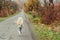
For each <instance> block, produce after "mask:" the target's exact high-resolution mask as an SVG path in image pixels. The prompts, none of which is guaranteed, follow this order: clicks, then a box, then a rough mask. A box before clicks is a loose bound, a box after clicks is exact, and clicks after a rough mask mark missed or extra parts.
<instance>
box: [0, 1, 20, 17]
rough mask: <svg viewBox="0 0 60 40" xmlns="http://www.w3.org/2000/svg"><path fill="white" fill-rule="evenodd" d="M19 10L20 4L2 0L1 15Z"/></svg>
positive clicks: (0, 2) (8, 14)
mask: <svg viewBox="0 0 60 40" xmlns="http://www.w3.org/2000/svg"><path fill="white" fill-rule="evenodd" d="M18 10H19V8H18V4H17V3H16V2H14V1H11V0H0V17H5V16H10V15H12V14H14V13H16V12H17V11H18Z"/></svg>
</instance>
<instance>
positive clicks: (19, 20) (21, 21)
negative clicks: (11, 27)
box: [17, 17, 23, 27]
mask: <svg viewBox="0 0 60 40" xmlns="http://www.w3.org/2000/svg"><path fill="white" fill-rule="evenodd" d="M17 25H18V26H19V27H21V26H22V25H23V18H22V17H19V18H18V20H17Z"/></svg>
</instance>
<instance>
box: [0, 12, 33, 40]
mask: <svg viewBox="0 0 60 40" xmlns="http://www.w3.org/2000/svg"><path fill="white" fill-rule="evenodd" d="M18 17H23V19H24V24H23V29H22V34H21V35H19V33H18V25H17V24H16V20H17V18H18ZM0 40H32V36H31V32H30V30H29V27H28V24H27V20H26V18H25V15H24V12H23V11H22V12H21V13H20V14H18V15H16V16H14V17H11V18H8V19H7V20H5V21H3V22H0Z"/></svg>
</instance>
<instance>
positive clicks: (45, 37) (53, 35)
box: [26, 13, 60, 40]
mask: <svg viewBox="0 0 60 40" xmlns="http://www.w3.org/2000/svg"><path fill="white" fill-rule="evenodd" d="M26 16H27V17H28V18H29V19H31V20H30V21H33V20H34V18H33V17H32V15H30V14H28V13H27V14H26ZM32 25H33V27H34V31H35V33H36V34H37V36H38V39H39V40H60V32H55V31H52V30H51V28H50V27H48V25H44V24H41V23H40V24H36V23H35V22H32Z"/></svg>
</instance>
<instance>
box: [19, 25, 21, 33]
mask: <svg viewBox="0 0 60 40" xmlns="http://www.w3.org/2000/svg"><path fill="white" fill-rule="evenodd" d="M19 31H20V32H21V33H22V25H21V27H19Z"/></svg>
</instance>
